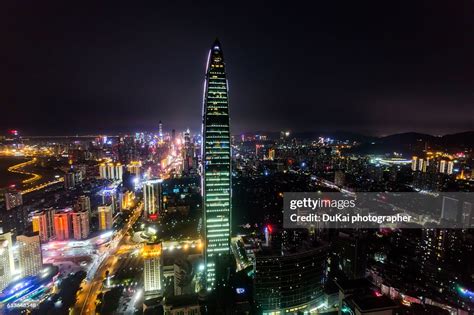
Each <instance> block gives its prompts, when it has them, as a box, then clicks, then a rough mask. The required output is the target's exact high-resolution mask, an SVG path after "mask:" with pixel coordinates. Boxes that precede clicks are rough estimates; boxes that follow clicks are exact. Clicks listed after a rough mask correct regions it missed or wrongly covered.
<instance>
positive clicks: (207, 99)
mask: <svg viewBox="0 0 474 315" xmlns="http://www.w3.org/2000/svg"><path fill="white" fill-rule="evenodd" d="M227 94H228V85H227V78H226V71H225V63H224V55H223V52H222V48H221V44H220V43H219V41H218V40H216V41H215V42H214V44H213V45H212V48H211V50H210V52H209V57H208V62H207V69H206V80H205V86H204V100H203V107H204V108H203V128H202V131H203V141H202V146H203V147H202V150H201V152H202V164H203V165H202V192H203V203H204V219H205V220H204V223H205V237H206V248H205V264H206V286H207V289H208V290H212V289H213V288H214V287H215V285H216V280H217V279H216V261H218V260H219V256H224V255H227V254H228V253H229V250H230V229H231V149H230V128H229V103H228V95H227Z"/></svg>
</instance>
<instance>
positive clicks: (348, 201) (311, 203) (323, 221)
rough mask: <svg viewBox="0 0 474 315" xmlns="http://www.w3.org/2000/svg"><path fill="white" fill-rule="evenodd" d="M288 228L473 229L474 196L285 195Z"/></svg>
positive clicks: (436, 194)
mask: <svg viewBox="0 0 474 315" xmlns="http://www.w3.org/2000/svg"><path fill="white" fill-rule="evenodd" d="M283 223H284V227H285V228H302V227H317V228H382V227H386V228H450V229H451V228H452V229H467V228H474V194H473V193H430V194H424V193H339V192H331V193H309V192H307V193H292V192H287V193H284V221H283Z"/></svg>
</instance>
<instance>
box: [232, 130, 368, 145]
mask: <svg viewBox="0 0 474 315" xmlns="http://www.w3.org/2000/svg"><path fill="white" fill-rule="evenodd" d="M244 134H245V135H266V136H268V137H269V139H274V140H275V139H279V138H280V133H279V132H275V131H261V130H260V131H255V132H245V133H244ZM239 136H241V135H236V137H239ZM319 137H324V138H331V139H335V140H340V141H345V140H349V141H350V142H354V141H355V142H360V143H363V142H369V141H372V140H374V139H377V138H376V137H371V136H365V135H362V134H359V133H355V132H348V131H331V132H330V131H300V132H292V133H291V136H290V138H296V139H299V140H317V139H318V138H319Z"/></svg>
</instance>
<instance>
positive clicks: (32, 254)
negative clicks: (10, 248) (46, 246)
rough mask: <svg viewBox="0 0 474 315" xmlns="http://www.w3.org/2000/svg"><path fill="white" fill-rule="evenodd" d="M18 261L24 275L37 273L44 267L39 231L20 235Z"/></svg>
mask: <svg viewBox="0 0 474 315" xmlns="http://www.w3.org/2000/svg"><path fill="white" fill-rule="evenodd" d="M16 243H17V245H18V261H19V266H20V272H21V276H22V277H26V276H34V275H37V274H38V273H39V272H40V271H41V269H42V268H43V258H42V256H41V242H40V237H39V234H38V233H35V234H32V235H18V236H17V238H16Z"/></svg>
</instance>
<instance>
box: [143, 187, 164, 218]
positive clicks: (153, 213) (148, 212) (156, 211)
mask: <svg viewBox="0 0 474 315" xmlns="http://www.w3.org/2000/svg"><path fill="white" fill-rule="evenodd" d="M162 183H163V180H162V179H152V180H147V181H145V182H144V183H143V199H144V212H145V217H146V218H148V219H152V220H154V219H156V218H157V217H158V215H160V212H161V209H162V206H163V200H162V198H163V194H162Z"/></svg>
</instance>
